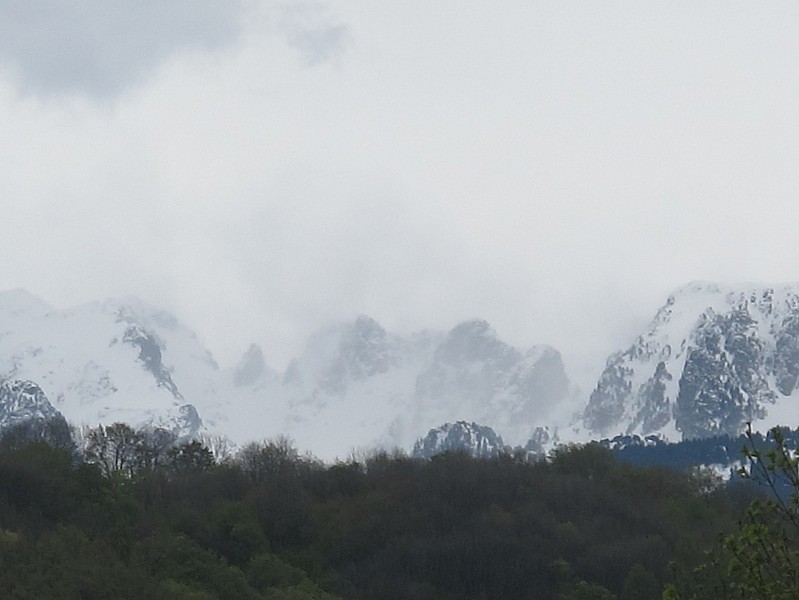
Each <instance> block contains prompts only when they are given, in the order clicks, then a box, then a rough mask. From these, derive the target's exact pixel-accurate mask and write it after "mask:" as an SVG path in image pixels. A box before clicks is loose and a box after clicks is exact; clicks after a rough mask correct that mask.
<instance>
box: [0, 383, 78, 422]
mask: <svg viewBox="0 0 799 600" xmlns="http://www.w3.org/2000/svg"><path fill="white" fill-rule="evenodd" d="M63 418H64V417H63V416H62V415H61V413H60V412H58V411H57V410H56V409H55V408H54V407H53V405H52V404H50V401H49V400H48V399H47V396H45V395H44V392H43V391H42V389H41V388H40V387H39V386H38V385H36V384H35V383H33V382H32V381H21V380H13V381H8V380H7V381H3V382H2V383H0V430H2V429H5V428H7V427H11V426H14V425H17V424H18V423H20V422H22V421H30V420H37V421H49V420H52V419H63Z"/></svg>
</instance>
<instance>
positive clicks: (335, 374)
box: [320, 315, 398, 393]
mask: <svg viewBox="0 0 799 600" xmlns="http://www.w3.org/2000/svg"><path fill="white" fill-rule="evenodd" d="M391 346H392V344H391V343H390V340H389V336H388V334H387V333H386V330H385V329H383V328H382V327H381V326H380V324H379V323H378V322H377V321H375V320H374V319H372V318H370V317H367V316H364V315H361V316H359V317H358V318H357V319H356V320H355V323H354V324H353V325H352V326H351V327H349V328H347V329H346V331H344V333H343V335H342V336H341V340H340V342H339V346H338V354H337V356H336V357H335V359H334V360H333V361H332V363H331V364H330V366H329V367H328V370H327V373H325V375H324V377H323V379H322V381H321V382H320V384H321V387H322V388H324V389H325V390H326V391H328V392H331V393H343V392H345V391H346V389H347V384H348V383H349V382H352V381H360V380H363V379H367V378H369V377H373V376H375V375H380V374H381V373H385V372H386V371H388V370H389V368H391V366H392V365H395V364H397V362H398V360H397V357H396V356H394V355H393V354H394V353H393V352H392V350H394V348H392V347H391Z"/></svg>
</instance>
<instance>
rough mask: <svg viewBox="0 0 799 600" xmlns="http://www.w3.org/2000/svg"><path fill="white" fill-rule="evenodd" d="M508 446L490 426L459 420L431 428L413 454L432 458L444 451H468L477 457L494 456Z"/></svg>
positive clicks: (417, 443) (418, 443)
mask: <svg viewBox="0 0 799 600" xmlns="http://www.w3.org/2000/svg"><path fill="white" fill-rule="evenodd" d="M507 449H508V447H506V446H505V443H504V442H503V441H502V437H500V436H499V435H497V433H496V432H495V431H494V430H493V429H491V428H490V427H486V426H484V425H478V424H477V423H467V422H466V421H457V422H455V423H445V424H444V425H441V426H440V427H435V428H433V429H431V430H430V431H429V432H428V433H427V435H426V436H424V437H423V438H419V440H417V442H416V443H415V444H414V445H413V451H412V452H411V456H413V457H414V458H432V457H433V456H435V455H436V454H442V453H443V452H466V453H467V454H469V455H470V456H474V457H476V458H494V457H496V456H497V455H499V453H500V452H502V451H504V450H507Z"/></svg>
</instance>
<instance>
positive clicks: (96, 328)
mask: <svg viewBox="0 0 799 600" xmlns="http://www.w3.org/2000/svg"><path fill="white" fill-rule="evenodd" d="M189 365H190V366H189ZM187 367H188V368H187ZM215 370H216V365H215V364H214V363H213V361H212V359H211V358H210V355H209V354H208V353H207V352H206V351H205V350H203V349H202V347H201V346H200V344H199V343H198V342H197V340H196V338H194V337H193V335H192V334H191V333H190V332H189V331H188V330H186V329H185V328H183V327H181V326H180V325H179V324H178V323H177V321H176V320H175V319H174V317H172V316H171V315H168V314H167V313H164V312H162V311H159V310H156V309H153V308H151V307H148V306H146V305H144V304H143V303H141V302H138V301H136V300H130V301H127V302H116V301H106V302H96V303H91V304H87V305H84V306H80V307H77V308H75V309H72V310H56V309H54V308H52V307H50V306H48V305H47V304H46V303H44V302H43V301H41V300H39V299H38V298H35V297H33V296H31V295H30V294H28V293H27V292H24V291H20V290H15V291H12V292H5V293H2V294H0V379H25V380H30V381H33V382H35V383H36V384H38V385H39V386H40V387H41V389H42V390H43V391H44V393H45V394H46V396H47V397H48V398H49V399H50V400H51V401H52V403H53V405H54V406H55V407H56V408H57V409H58V410H59V411H60V412H62V413H63V414H64V415H65V417H66V418H67V419H69V420H70V421H72V422H74V423H75V424H90V425H91V424H97V423H100V422H102V423H110V422H113V421H126V422H128V423H131V424H137V425H138V424H144V423H150V424H154V425H160V426H166V427H169V428H170V429H174V430H175V431H176V432H178V433H182V434H190V433H195V432H196V431H198V430H199V429H200V427H201V423H199V422H197V421H196V419H195V418H194V411H193V409H192V408H191V407H190V406H189V404H190V403H189V402H187V400H186V398H188V397H195V396H197V395H198V392H200V391H202V392H203V393H208V394H210V393H212V392H213V385H212V383H211V381H212V377H205V376H203V375H206V374H207V375H209V376H212V375H213V372H214V371H215ZM183 374H185V375H187V376H186V377H181V375H183ZM206 382H207V383H206ZM204 388H205V389H204Z"/></svg>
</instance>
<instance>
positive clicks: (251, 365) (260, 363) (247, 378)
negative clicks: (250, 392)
mask: <svg viewBox="0 0 799 600" xmlns="http://www.w3.org/2000/svg"><path fill="white" fill-rule="evenodd" d="M266 372H267V366H266V361H265V360H264V353H263V351H262V350H261V347H260V346H259V345H257V344H252V345H250V348H249V349H248V350H247V352H246V353H245V354H244V356H243V357H242V358H241V360H240V361H239V364H238V365H237V366H236V370H235V371H234V372H233V384H234V385H235V386H236V387H242V386H246V385H252V384H253V383H255V382H257V381H258V380H259V379H260V378H261V377H263V375H264V374H266Z"/></svg>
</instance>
